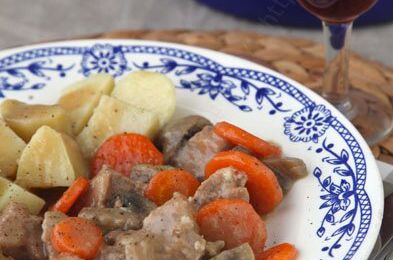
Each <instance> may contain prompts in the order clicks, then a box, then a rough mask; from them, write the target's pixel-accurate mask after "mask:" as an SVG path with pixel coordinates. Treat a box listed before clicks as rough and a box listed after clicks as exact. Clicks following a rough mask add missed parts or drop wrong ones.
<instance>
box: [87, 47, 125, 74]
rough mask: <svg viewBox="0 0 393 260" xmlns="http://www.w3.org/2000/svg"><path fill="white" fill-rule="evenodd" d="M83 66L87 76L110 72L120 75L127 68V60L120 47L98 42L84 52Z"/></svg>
mask: <svg viewBox="0 0 393 260" xmlns="http://www.w3.org/2000/svg"><path fill="white" fill-rule="evenodd" d="M81 68H82V73H83V74H84V75H85V76H89V75H90V74H92V73H108V74H112V75H113V76H114V77H118V76H121V75H122V74H123V73H124V71H125V70H126V69H127V60H126V58H125V57H124V54H123V52H122V51H121V49H120V48H116V47H113V46H111V45H109V44H96V45H94V46H93V47H92V48H91V49H89V50H87V51H86V52H85V53H84V54H83V58H82V64H81Z"/></svg>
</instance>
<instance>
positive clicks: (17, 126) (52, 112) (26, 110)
mask: <svg viewBox="0 0 393 260" xmlns="http://www.w3.org/2000/svg"><path fill="white" fill-rule="evenodd" d="M0 113H1V115H2V116H3V118H4V120H5V121H6V123H7V124H8V125H9V127H10V128H11V129H12V130H14V132H15V133H16V134H17V135H19V136H20V137H21V138H22V139H23V140H24V141H25V142H28V141H30V138H31V137H32V136H33V135H34V133H35V132H36V131H37V129H38V128H40V127H41V126H43V125H47V126H50V127H51V128H53V129H55V130H56V131H59V132H63V133H67V134H71V121H70V119H69V117H68V115H67V112H66V111H65V110H64V109H63V108H61V107H60V106H58V105H51V106H47V105H29V104H26V103H23V102H19V101H17V100H13V99H7V100H5V101H3V102H2V103H1V105H0Z"/></svg>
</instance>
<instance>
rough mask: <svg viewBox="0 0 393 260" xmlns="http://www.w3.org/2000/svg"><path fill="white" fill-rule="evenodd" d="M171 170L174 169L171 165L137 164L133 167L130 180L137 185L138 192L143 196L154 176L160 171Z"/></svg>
mask: <svg viewBox="0 0 393 260" xmlns="http://www.w3.org/2000/svg"><path fill="white" fill-rule="evenodd" d="M171 169H174V167H172V166H170V165H151V164H137V165H135V166H134V167H132V170H131V174H130V179H131V181H132V183H133V184H134V185H135V189H136V191H137V192H139V193H140V194H142V195H143V194H144V192H145V188H146V186H147V185H148V184H149V182H150V180H151V178H153V176H154V175H156V174H157V173H158V172H160V171H165V170H171Z"/></svg>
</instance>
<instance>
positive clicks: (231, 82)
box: [0, 40, 383, 259]
mask: <svg viewBox="0 0 393 260" xmlns="http://www.w3.org/2000/svg"><path fill="white" fill-rule="evenodd" d="M142 69H143V70H151V71H159V72H162V73H165V74H166V75H167V76H168V77H170V78H171V79H172V80H173V81H174V83H175V84H176V86H177V87H178V88H177V99H178V102H177V104H178V111H179V112H180V113H196V114H201V115H204V116H206V117H208V118H209V119H211V120H213V121H218V120H228V121H231V122H233V123H235V124H237V125H239V126H241V127H243V128H245V129H247V130H249V131H251V132H253V133H255V134H256V135H259V136H261V137H263V138H265V139H268V140H273V141H274V142H277V143H279V144H280V145H281V146H282V148H283V150H284V153H285V155H287V156H295V157H300V158H302V159H303V160H305V162H306V164H307V167H308V170H309V173H310V174H309V176H308V177H307V178H305V179H303V180H300V181H298V182H297V183H296V184H295V185H294V187H293V189H292V190H291V191H290V193H289V194H288V195H287V196H286V197H285V199H284V201H283V203H282V204H281V205H280V206H279V207H278V208H277V209H276V210H275V212H274V213H272V214H270V215H269V216H268V217H267V218H266V220H267V226H268V243H267V245H268V246H270V245H272V244H274V243H280V242H290V243H293V244H295V245H296V246H297V247H298V248H299V251H300V255H299V258H300V259H366V258H367V256H368V255H369V253H370V252H371V250H372V248H373V245H374V243H375V241H376V238H377V235H378V232H379V228H380V224H381V219H382V213H383V190H382V182H381V179H380V176H379V173H378V169H377V167H376V164H375V161H374V158H373V156H372V154H371V152H370V149H369V148H368V146H367V144H366V143H365V141H364V140H363V138H362V137H361V136H360V134H359V133H358V131H357V130H356V129H355V128H354V127H353V126H352V125H351V123H349V122H348V120H347V119H345V118H344V117H343V116H342V115H341V114H340V113H339V112H338V111H337V110H336V109H335V108H334V107H332V106H331V105H330V104H329V103H327V102H326V101H325V100H323V99H322V98H321V97H319V96H318V95H316V94H314V93H313V92H312V91H310V90H308V89H307V88H305V87H303V86H301V85H300V84H299V83H296V82H295V81H293V80H291V79H288V78H287V77H285V76H283V75H280V74H279V73H276V72H274V71H272V70H269V69H267V68H264V67H262V66H259V65H257V64H254V63H251V62H248V61H245V60H242V59H239V58H236V57H232V56H229V55H225V54H222V53H218V52H214V51H209V50H205V49H200V48H194V47H189V46H183V45H177V44H169V43H161V42H149V41H137V40H93V41H91V40H89V41H70V42H57V43H50V44H41V45H34V46H27V47H23V48H18V49H12V50H6V51H3V52H1V53H0V99H1V98H16V99H19V100H22V101H27V102H30V103H48V104H50V103H54V102H56V100H57V98H58V97H59V95H60V92H61V90H62V89H63V88H64V87H65V86H67V85H68V84H70V83H72V82H75V81H76V80H79V79H81V78H83V77H85V76H88V75H90V74H92V73H97V72H108V73H110V74H112V75H114V76H115V77H116V78H120V77H122V76H123V75H125V74H127V73H128V72H130V71H135V70H142ZM162 98H165V97H162ZM0 141H1V140H0Z"/></svg>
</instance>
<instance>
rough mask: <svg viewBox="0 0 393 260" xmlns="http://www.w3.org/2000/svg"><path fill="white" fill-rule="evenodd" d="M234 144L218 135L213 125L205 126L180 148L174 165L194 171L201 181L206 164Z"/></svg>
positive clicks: (174, 159)
mask: <svg viewBox="0 0 393 260" xmlns="http://www.w3.org/2000/svg"><path fill="white" fill-rule="evenodd" d="M231 147H232V146H231V145H230V144H229V143H228V142H227V141H226V140H224V139H223V138H221V137H220V136H218V135H216V134H215V133H214V131H213V127H212V126H205V127H204V128H203V129H202V131H200V132H198V133H197V134H195V135H194V136H193V137H192V138H191V139H190V140H188V142H187V143H186V144H185V145H184V146H183V147H182V148H180V149H179V151H178V152H177V153H176V156H175V157H174V158H173V160H172V161H173V165H174V166H176V167H179V168H182V169H184V170H186V171H188V172H190V173H192V174H193V175H194V176H195V177H196V178H197V179H198V180H199V181H202V180H203V179H204V176H205V165H206V163H207V162H208V161H209V160H210V159H212V158H213V156H214V155H215V154H216V153H218V152H221V151H224V150H229V149H230V148H231Z"/></svg>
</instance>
